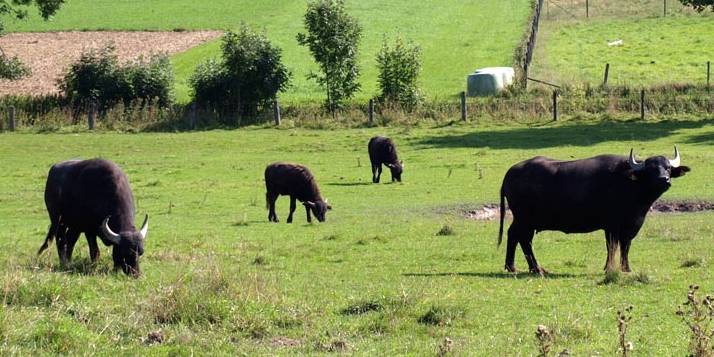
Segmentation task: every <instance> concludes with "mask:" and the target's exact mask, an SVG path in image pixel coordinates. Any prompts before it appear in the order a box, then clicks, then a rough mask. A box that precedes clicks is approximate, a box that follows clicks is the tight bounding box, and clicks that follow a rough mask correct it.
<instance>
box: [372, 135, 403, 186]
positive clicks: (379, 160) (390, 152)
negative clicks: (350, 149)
mask: <svg viewBox="0 0 714 357" xmlns="http://www.w3.org/2000/svg"><path fill="white" fill-rule="evenodd" d="M367 151H368V152H369V161H370V162H371V164H372V182H373V183H379V177H380V176H381V175H382V164H384V165H386V166H387V167H388V168H389V170H390V172H391V173H392V182H394V181H398V182H402V172H403V171H404V163H403V162H402V161H400V160H399V158H398V157H397V146H396V145H395V144H394V141H392V139H390V138H387V137H384V136H375V137H373V138H371V139H369V143H368V144H367Z"/></svg>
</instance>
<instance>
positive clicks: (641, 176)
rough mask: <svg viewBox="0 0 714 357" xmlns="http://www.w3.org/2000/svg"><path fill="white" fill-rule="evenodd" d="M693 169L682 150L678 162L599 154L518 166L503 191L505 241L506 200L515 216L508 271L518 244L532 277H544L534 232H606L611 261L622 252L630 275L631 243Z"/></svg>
mask: <svg viewBox="0 0 714 357" xmlns="http://www.w3.org/2000/svg"><path fill="white" fill-rule="evenodd" d="M688 171H689V167H687V166H680V156H679V151H678V150H677V147H675V148H674V159H672V160H669V159H667V158H665V157H664V156H653V157H650V158H648V159H646V160H645V161H644V162H637V161H636V160H635V157H634V155H633V152H632V151H630V156H629V158H628V157H627V156H615V155H600V156H595V157H592V158H589V159H583V160H574V161H557V160H552V159H548V158H545V157H542V156H538V157H534V158H532V159H530V160H526V161H523V162H521V163H518V164H516V165H514V166H513V167H511V168H510V170H508V172H507V173H506V176H505V178H504V179H503V185H502V186H501V225H500V229H499V232H498V244H499V245H500V244H501V237H502V236H503V217H504V215H505V204H504V197H505V198H506V199H507V200H508V205H509V207H510V209H511V212H513V223H511V226H510V227H509V228H508V246H507V248H506V270H508V271H510V272H515V271H516V267H515V265H514V263H513V260H514V255H515V251H516V245H517V244H520V245H521V249H522V250H523V254H524V255H525V258H526V261H527V262H528V267H529V269H530V271H531V272H538V273H541V274H542V273H544V270H543V269H542V268H541V267H540V266H539V265H538V262H537V261H536V258H535V255H534V254H533V248H532V247H531V242H532V240H533V234H534V232H536V233H537V232H540V231H546V230H554V231H561V232H565V233H586V232H593V231H596V230H599V229H603V230H605V239H606V242H607V261H606V263H605V269H606V270H608V271H612V270H614V268H615V267H614V262H613V258H614V255H615V252H616V251H617V248H618V245H619V247H620V267H621V269H622V271H624V272H629V271H630V263H629V261H628V259H627V253H628V251H629V249H630V243H631V241H632V239H634V238H635V236H636V235H637V232H639V230H640V227H642V224H643V223H644V221H645V216H646V215H647V211H648V210H649V209H650V206H652V203H654V201H655V200H657V198H659V196H660V195H662V193H664V192H665V191H667V189H669V187H670V185H671V184H672V178H673V177H679V176H683V175H684V174H685V173H686V172H688Z"/></svg>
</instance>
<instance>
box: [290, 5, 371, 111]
mask: <svg viewBox="0 0 714 357" xmlns="http://www.w3.org/2000/svg"><path fill="white" fill-rule="evenodd" d="M304 23H305V29H306V30H307V34H304V33H298V35H297V41H298V43H299V44H300V45H303V46H307V47H308V48H309V49H310V52H311V53H312V56H313V57H314V58H315V61H316V62H317V63H318V64H319V66H320V72H322V73H321V74H315V73H311V74H310V75H308V78H310V79H315V80H316V81H317V83H318V84H319V85H320V86H321V87H323V88H324V89H325V90H326V92H327V100H326V103H325V104H326V106H327V108H328V109H329V110H330V111H331V112H332V113H333V114H334V112H335V110H336V109H338V108H339V107H341V106H342V105H343V104H344V102H345V101H346V100H347V99H349V98H351V97H352V96H353V95H354V93H355V92H357V91H358V90H359V88H360V85H359V83H357V78H358V77H359V68H358V66H357V51H358V48H357V47H358V45H359V41H360V38H361V36H362V28H361V27H360V26H359V24H358V23H357V21H356V20H355V19H354V18H352V17H351V16H350V15H349V14H347V12H346V11H345V4H344V1H343V0H316V1H314V2H311V3H309V4H308V5H307V11H306V12H305V19H304Z"/></svg>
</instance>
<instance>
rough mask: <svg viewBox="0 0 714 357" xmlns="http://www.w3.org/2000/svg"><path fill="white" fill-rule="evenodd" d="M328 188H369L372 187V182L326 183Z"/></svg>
mask: <svg viewBox="0 0 714 357" xmlns="http://www.w3.org/2000/svg"><path fill="white" fill-rule="evenodd" d="M327 185H328V186H369V185H374V184H373V183H372V182H366V181H362V182H328V183H327Z"/></svg>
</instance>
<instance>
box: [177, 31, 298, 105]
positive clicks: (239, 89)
mask: <svg viewBox="0 0 714 357" xmlns="http://www.w3.org/2000/svg"><path fill="white" fill-rule="evenodd" d="M221 49H222V52H223V57H222V59H221V60H220V61H219V60H216V59H209V60H207V61H205V62H203V63H201V64H199V66H198V67H197V68H196V71H195V72H194V74H193V75H192V76H191V78H190V79H189V82H190V83H191V87H192V88H193V93H194V100H195V101H196V102H198V103H200V104H202V105H212V106H217V107H219V109H222V110H223V111H231V112H238V113H239V114H240V115H248V116H254V115H255V114H256V113H257V112H258V111H259V110H260V109H265V108H267V107H268V106H269V105H270V103H271V102H272V101H273V100H275V98H276V96H277V94H278V92H282V91H284V90H285V89H286V88H287V87H288V85H289V82H290V72H289V71H288V70H287V68H286V67H285V66H284V65H283V63H282V60H281V50H280V49H279V48H277V47H275V46H273V45H272V44H271V43H270V41H268V39H267V37H266V36H265V35H264V34H259V33H256V32H253V31H252V30H251V29H250V28H249V27H248V26H247V25H243V26H241V29H240V30H239V31H238V32H237V33H236V32H232V31H228V32H226V33H225V34H224V35H223V39H222V45H221Z"/></svg>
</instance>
